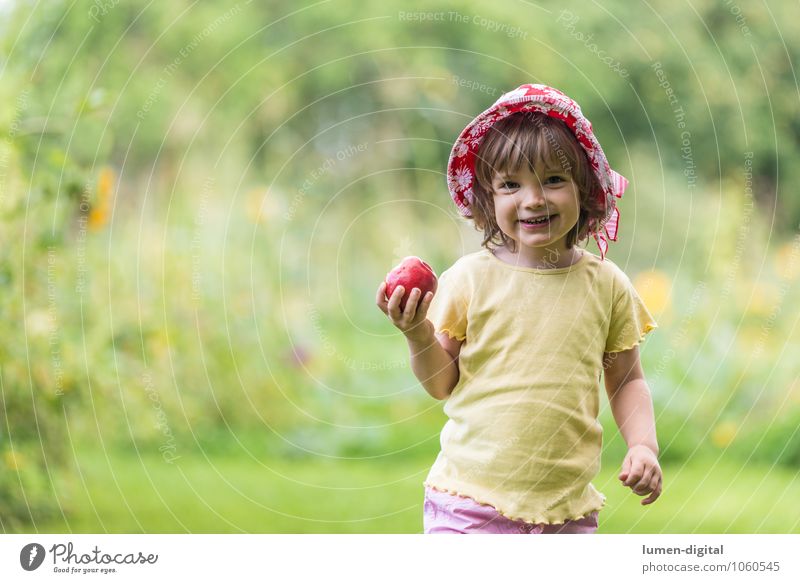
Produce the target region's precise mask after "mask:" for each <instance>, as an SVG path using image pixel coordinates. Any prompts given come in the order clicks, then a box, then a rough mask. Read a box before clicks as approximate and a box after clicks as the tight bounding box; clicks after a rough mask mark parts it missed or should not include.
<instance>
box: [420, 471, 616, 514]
mask: <svg viewBox="0 0 800 583" xmlns="http://www.w3.org/2000/svg"><path fill="white" fill-rule="evenodd" d="M422 485H423V486H427V487H429V488H432V489H434V490H437V491H439V492H444V493H445V494H452V495H454V496H459V497H461V498H469V499H470V500H472V501H474V502H477V503H478V504H482V505H483V506H490V507H491V508H492V509H494V510H495V511H496V512H497V513H498V514H500V515H502V516H505V517H506V518H508V519H509V520H516V521H518V522H526V523H528V524H564V523H565V522H566V521H567V520H580V519H582V518H586V517H587V516H589V515H590V514H591V513H592V512H595V511H599V510H602V509H603V508H605V505H606V497H605V496H604V495H603V494H600V496H602V503H601V504H600V506H598V507H597V508H592V509H591V510H588V511H587V512H584V513H583V514H581V515H577V516H566V517H564V518H563V519H561V520H557V519H556V520H552V519H549V518H546V517H544V516H543V515H540V516H535V517H534V518H533V519H528V518H525V517H522V516H514V515H511V514H508V513H507V512H504V511H503V510H501V509H500V508H497V507H496V506H495V505H494V504H489V503H488V502H484V501H482V500H481V499H479V498H476V497H475V496H469V495H467V494H463V493H461V492H459V491H458V490H451V489H449V488H445V487H442V486H435V485H433V484H432V483H431V482H429V481H428V480H425V481H424V482H423V483H422Z"/></svg>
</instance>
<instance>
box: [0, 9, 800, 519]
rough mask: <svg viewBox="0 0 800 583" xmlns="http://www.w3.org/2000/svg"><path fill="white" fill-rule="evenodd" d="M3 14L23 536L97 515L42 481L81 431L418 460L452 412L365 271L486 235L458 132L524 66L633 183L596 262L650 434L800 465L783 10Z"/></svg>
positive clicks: (614, 437)
mask: <svg viewBox="0 0 800 583" xmlns="http://www.w3.org/2000/svg"><path fill="white" fill-rule="evenodd" d="M737 8H738V7H737ZM4 10H6V13H4V14H3V17H2V19H0V80H1V82H0V213H1V216H2V218H3V224H4V227H3V229H2V230H0V292H2V293H0V315H1V316H2V320H1V321H2V322H3V324H2V326H3V333H2V334H0V383H1V384H0V388H2V408H3V411H2V413H3V415H0V455H2V458H0V467H2V471H0V519H1V520H2V525H1V526H2V528H3V529H4V530H5V531H12V532H14V531H20V530H23V529H29V528H31V526H32V527H33V528H36V525H37V524H38V523H45V524H52V523H53V521H54V520H59V516H60V517H61V519H64V520H68V519H69V517H70V516H72V515H73V514H74V513H75V512H79V508H78V506H79V505H76V504H70V503H69V501H68V500H64V499H63V498H62V497H59V495H58V493H57V492H56V490H55V488H54V487H53V476H54V472H59V475H60V476H71V478H70V479H72V480H74V484H73V485H80V478H79V474H77V473H75V472H74V470H75V467H73V465H74V462H75V459H76V453H75V452H78V451H85V450H86V449H87V448H90V449H91V448H95V450H99V451H106V450H114V451H119V450H122V451H126V452H140V451H144V452H147V453H148V454H149V455H151V456H152V455H153V454H155V455H156V457H157V458H158V459H160V460H161V461H162V462H163V463H164V464H165V466H164V469H165V470H167V471H169V470H170V469H172V468H173V467H175V466H176V465H179V464H180V463H181V459H184V460H186V458H187V457H189V456H190V455H194V456H196V455H198V454H197V451H198V449H199V451H201V452H212V453H213V452H219V453H222V454H225V455H230V456H233V457H238V458H240V459H242V460H244V462H243V463H247V461H248V458H249V456H250V455H251V452H258V455H261V456H266V457H269V458H272V459H279V460H282V461H285V460H290V461H291V460H294V461H297V462H298V463H308V462H309V461H310V460H314V459H317V458H328V457H330V458H331V459H333V460H336V459H342V458H359V459H362V458H367V459H369V458H372V457H375V458H376V459H385V460H390V461H391V460H398V463H401V462H400V461H399V460H406V461H407V460H418V459H423V460H426V461H427V462H428V463H429V462H432V461H433V458H434V457H435V453H436V451H437V448H438V431H439V430H440V428H441V425H442V423H443V422H444V416H443V415H442V413H441V404H440V403H436V402H434V401H432V400H431V399H430V398H429V397H427V395H425V393H424V391H423V390H422V389H421V388H420V387H419V386H418V384H417V383H416V380H415V379H414V377H413V375H412V373H411V371H410V368H409V366H408V355H407V352H406V349H405V343H404V342H403V341H402V338H401V337H400V335H399V333H398V332H397V331H396V330H394V329H393V328H392V327H391V325H390V324H389V323H388V322H387V321H386V319H385V317H384V316H383V315H382V314H381V313H380V312H379V311H378V310H377V308H375V306H374V305H373V301H374V300H373V298H374V293H375V291H374V290H375V289H376V288H377V286H378V283H379V282H380V279H381V278H382V277H383V275H384V274H385V273H386V271H388V269H389V268H390V267H392V266H393V265H394V264H395V263H396V262H397V260H398V259H399V258H401V257H403V256H405V255H410V254H415V255H421V256H424V257H425V258H426V260H427V261H428V262H429V263H430V264H431V265H433V266H434V267H435V269H436V271H437V272H441V271H442V270H444V269H446V268H447V267H449V265H450V264H452V262H453V261H454V260H455V259H456V258H457V257H458V256H460V255H461V254H463V253H465V252H469V251H473V250H476V249H477V243H478V241H479V238H478V235H477V233H475V232H474V231H473V230H472V229H471V227H470V226H469V225H466V224H465V223H464V221H462V220H460V219H459V217H458V216H457V213H456V211H455V208H454V206H453V205H452V203H451V202H450V200H449V197H448V196H447V192H446V188H445V181H444V178H443V172H444V168H445V165H446V162H447V156H448V154H449V151H450V147H451V145H452V142H453V140H454V139H455V137H456V136H457V134H458V132H459V131H460V130H461V129H462V128H463V126H464V125H465V124H466V123H467V122H468V121H469V120H470V119H472V117H473V116H474V115H475V114H476V113H478V112H480V111H481V110H483V109H485V108H486V107H488V106H489V105H491V103H492V102H494V101H495V99H497V98H498V97H499V96H500V94H501V93H502V92H505V91H508V90H510V89H513V88H514V87H516V86H517V85H519V84H521V83H525V82H541V83H547V84H550V85H553V86H555V87H558V88H559V89H562V90H563V91H565V92H566V93H567V94H569V95H571V96H573V97H575V98H576V99H577V100H578V102H579V103H580V104H581V106H582V109H583V111H584V113H585V114H586V115H587V116H588V117H589V119H591V120H592V123H593V126H594V129H595V131H596V133H597V135H598V138H599V140H600V142H601V143H602V144H603V147H604V149H605V151H606V153H607V154H608V157H609V159H610V160H611V163H612V166H613V167H614V168H615V169H617V170H618V171H620V172H621V173H622V174H624V175H625V176H627V177H629V178H630V180H631V187H630V188H629V191H628V192H627V193H626V195H625V197H624V198H623V200H622V201H621V205H620V206H621V210H622V217H623V219H622V223H621V240H620V242H619V243H616V244H612V251H611V254H610V257H611V258H612V259H613V260H614V261H615V262H617V263H618V264H619V265H621V266H622V267H623V268H624V269H625V270H626V271H627V272H628V273H629V274H630V275H631V277H632V278H635V281H636V282H637V287H638V288H639V289H640V291H641V292H642V294H643V296H644V297H645V298H646V300H647V301H648V305H650V306H651V309H652V310H653V312H654V314H655V316H656V319H657V320H658V321H659V324H660V329H659V330H658V331H657V332H656V333H654V334H653V335H651V337H650V338H649V339H648V341H647V342H646V344H645V347H644V348H643V362H644V366H645V370H646V373H647V375H648V380H649V383H650V386H651V389H652V391H653V398H654V402H655V407H656V413H657V416H658V434H659V439H660V443H661V449H662V451H661V458H662V459H663V460H664V461H665V462H668V463H674V464H680V463H691V461H692V460H695V459H699V458H698V456H700V455H707V456H712V457H713V456H715V455H721V454H722V453H725V454H726V455H730V456H733V458H732V459H739V460H742V461H743V462H750V461H753V460H758V461H761V462H764V463H766V464H779V465H781V466H784V467H786V468H794V469H796V468H798V467H800V436H798V432H797V427H799V426H800V375H799V374H798V369H797V365H796V364H795V362H794V360H793V359H792V355H793V354H796V353H797V348H798V345H800V337H798V335H797V332H796V326H795V322H794V321H793V314H792V312H791V310H790V309H788V307H789V306H793V305H796V303H797V301H798V299H800V298H798V291H797V284H796V282H797V280H798V278H799V277H800V265H799V264H800V260H798V255H799V254H800V251H798V239H797V235H796V232H797V225H798V224H799V223H800V198H798V197H795V196H793V195H792V193H793V187H794V184H796V183H797V181H798V179H800V176H798V173H800V168H798V167H797V165H795V164H792V163H790V162H791V161H793V160H794V159H796V157H797V156H798V154H800V125H798V122H797V119H798V116H797V103H798V91H797V85H796V80H795V77H794V75H793V69H792V64H793V63H794V62H797V58H798V46H800V45H798V43H797V40H796V39H797V38H800V34H799V33H800V31H799V30H797V29H798V27H800V23H799V22H798V20H797V19H796V18H793V16H794V15H793V13H792V10H793V9H792V7H791V6H790V5H788V4H780V3H778V4H775V5H773V6H769V7H766V6H765V7H763V8H759V9H758V10H755V9H750V8H749V7H746V6H742V7H741V9H740V10H743V11H744V12H743V13H739V14H737V13H735V11H734V10H733V8H732V7H731V6H730V5H727V4H724V3H719V2H713V1H712V0H702V1H699V2H695V3H693V11H687V10H686V9H685V7H679V6H677V5H673V4H670V3H656V4H655V5H654V4H650V5H648V4H631V3H624V2H622V1H621V0H615V1H613V2H605V3H603V6H600V5H591V6H589V5H585V4H583V3H579V2H566V3H564V2H562V3H558V4H557V5H550V4H546V5H542V6H535V5H531V4H527V3H521V2H512V1H507V2H502V3H495V4H493V5H487V4H485V3H480V2H477V1H476V0H469V1H460V2H439V3H436V4H429V3H421V2H415V3H411V4H409V3H408V2H398V1H394V0H393V1H390V2H383V3H373V4H363V3H362V4H355V3H344V2H336V1H322V2H316V3H308V4H302V5H298V4H296V3H290V2H271V3H268V4H265V3H246V2H239V3H233V2H230V3H227V4H222V3H213V4H212V3H197V2H188V1H183V0H182V1H178V2H169V3H166V2H165V3H144V2H126V3H117V2H113V1H108V2H100V1H86V0H80V1H76V2H61V1H54V2H50V3H48V4H47V6H46V7H44V6H42V5H40V4H37V3H34V2H30V1H19V2H16V3H14V4H13V5H12V6H11V7H6V8H4ZM433 14H441V15H442V16H441V18H438V17H437V18H436V19H434V17H432V16H430V15H433ZM601 51H602V53H601ZM617 65H618V66H617ZM615 67H616V68H615ZM620 67H621V68H623V69H624V73H625V74H624V75H623V74H621V69H620ZM671 99H672V101H670V100H671ZM676 110H679V112H676ZM681 124H683V125H681ZM750 153H752V155H751V154H750ZM601 421H602V422H603V425H604V427H605V428H606V445H605V449H604V466H605V465H607V464H610V465H612V466H613V465H617V464H619V463H620V462H621V460H622V457H623V455H624V443H622V442H621V439H620V437H619V435H618V434H617V432H616V427H615V425H614V422H613V419H612V417H611V415H610V411H609V410H608V408H607V406H606V407H605V408H604V410H603V412H602V416H601ZM253 435H257V436H258V437H257V438H253V437H252V436H253ZM245 436H247V437H245ZM192 452H193V453H192ZM402 463H406V462H402ZM342 471H345V470H342ZM422 477H423V476H419V483H420V484H421V481H422ZM276 479H277V478H276ZM389 490H391V488H389ZM157 528H158V527H157V526H151V527H149V528H147V529H146V530H149V531H153V530H156V529H157Z"/></svg>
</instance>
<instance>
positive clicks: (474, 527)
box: [422, 487, 598, 534]
mask: <svg viewBox="0 0 800 583" xmlns="http://www.w3.org/2000/svg"><path fill="white" fill-rule="evenodd" d="M422 523H423V532H424V533H425V534H594V532H595V531H596V530H597V526H598V523H597V510H595V511H594V512H591V513H590V514H588V515H586V516H584V517H583V518H580V519H578V520H567V521H566V522H565V523H564V524H530V523H528V522H523V521H521V520H511V519H510V518H507V517H505V516H503V515H502V514H500V513H499V512H497V510H495V509H494V508H492V507H491V506H489V505H486V504H479V503H478V502H476V501H475V500H473V499H472V498H465V497H462V496H456V495H453V494H448V493H447V492H440V491H439V490H436V489H434V488H430V487H426V488H425V501H424V504H423V515H422Z"/></svg>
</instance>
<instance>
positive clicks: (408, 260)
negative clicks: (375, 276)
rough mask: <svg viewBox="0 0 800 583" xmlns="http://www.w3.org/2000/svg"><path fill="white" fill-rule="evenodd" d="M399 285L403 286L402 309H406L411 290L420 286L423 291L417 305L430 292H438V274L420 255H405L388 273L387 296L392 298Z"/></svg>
mask: <svg viewBox="0 0 800 583" xmlns="http://www.w3.org/2000/svg"><path fill="white" fill-rule="evenodd" d="M398 285H402V286H403V298H402V299H401V300H400V310H401V311H402V310H405V309H406V301H407V300H408V297H409V295H410V294H411V290H412V289H414V288H415V287H416V288H419V290H420V291H421V292H422V294H420V296H419V298H417V306H419V303H420V302H421V301H422V300H423V298H424V297H425V294H426V293H428V292H433V293H436V286H437V285H438V284H437V280H436V274H435V273H434V272H433V269H431V266H430V265H428V264H427V263H425V262H424V261H423V260H422V259H420V258H419V257H415V256H413V255H411V256H409V257H405V258H404V259H403V260H402V261H401V262H400V264H399V265H398V266H397V267H395V268H394V269H392V270H391V271H390V272H389V273H388V274H387V275H386V297H387V298H391V297H392V294H393V293H394V290H395V288H396V287H397V286H398Z"/></svg>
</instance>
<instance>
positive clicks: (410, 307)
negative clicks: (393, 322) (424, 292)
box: [403, 287, 420, 318]
mask: <svg viewBox="0 0 800 583" xmlns="http://www.w3.org/2000/svg"><path fill="white" fill-rule="evenodd" d="M419 294H420V290H419V288H416V287H415V288H414V289H412V290H411V293H410V294H409V296H408V301H406V309H405V312H403V315H405V316H408V317H409V318H413V317H414V313H415V312H416V311H417V300H418V299H419Z"/></svg>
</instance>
